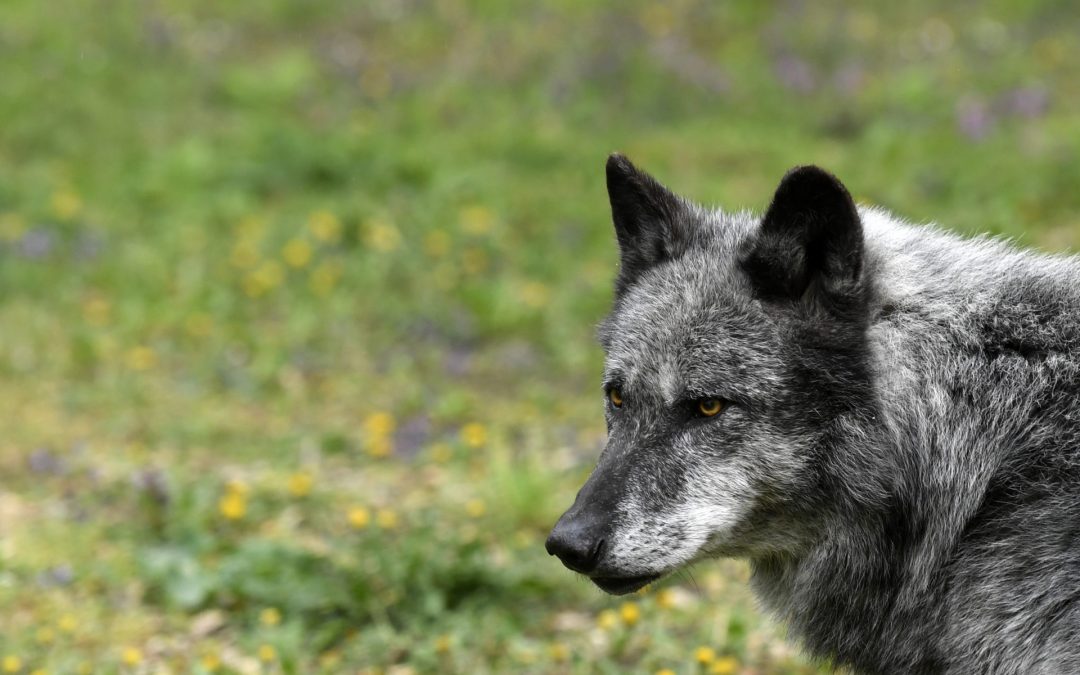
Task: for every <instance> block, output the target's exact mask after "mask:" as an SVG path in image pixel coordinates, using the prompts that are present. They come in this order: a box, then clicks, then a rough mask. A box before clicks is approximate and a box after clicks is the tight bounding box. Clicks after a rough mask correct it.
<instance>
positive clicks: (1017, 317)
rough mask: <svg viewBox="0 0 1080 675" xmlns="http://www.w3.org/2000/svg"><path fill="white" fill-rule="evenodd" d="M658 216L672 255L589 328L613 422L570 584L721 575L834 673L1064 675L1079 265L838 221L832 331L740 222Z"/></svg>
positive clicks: (1077, 420) (1078, 603)
mask: <svg viewBox="0 0 1080 675" xmlns="http://www.w3.org/2000/svg"><path fill="white" fill-rule="evenodd" d="M627 165H628V163H627ZM628 166H629V165H628ZM609 170H610V167H609ZM650 189H651V188H650ZM844 194H845V195H846V192H844ZM778 199H779V197H778ZM613 204H614V200H613ZM672 204H674V202H671V203H667V205H666V210H665V211H664V213H665V218H668V219H677V220H678V221H679V222H678V223H677V225H676V224H672V223H668V224H667V226H668V227H669V228H671V229H672V231H675V232H678V233H681V234H680V236H681V237H682V239H681V240H680V242H681V243H680V244H679V246H678V249H677V251H678V252H677V255H669V256H663V255H661V256H660V257H659V258H658V259H656V260H654V261H652V262H650V263H648V264H645V265H642V266H640V267H639V268H636V269H634V270H633V271H632V274H631V273H629V272H628V271H627V270H625V269H624V270H623V272H622V273H621V276H620V287H619V289H618V292H617V294H616V300H615V306H614V308H613V311H612V313H611V315H610V316H609V317H608V318H607V319H606V320H605V321H604V322H603V324H602V325H601V328H600V331H599V336H600V341H601V343H602V345H603V346H604V348H605V351H606V354H607V360H606V365H605V382H606V383H607V384H608V385H611V384H612V383H618V385H619V386H620V388H621V393H622V395H623V398H624V401H625V402H624V404H623V405H622V406H621V408H618V409H616V408H614V407H613V406H612V405H611V404H610V403H608V402H607V401H606V400H605V409H606V411H607V419H608V424H609V431H610V435H609V443H608V446H607V448H606V449H605V451H604V453H602V455H601V457H600V460H599V463H598V465H597V468H596V470H595V472H594V474H593V476H592V477H591V478H590V481H589V483H588V484H587V485H586V487H585V488H584V489H583V490H582V494H581V495H580V496H579V499H578V503H576V504H575V507H574V509H572V511H574V512H578V511H580V510H582V509H584V508H587V506H588V504H586V503H585V502H588V501H590V500H592V501H596V500H600V499H601V498H600V497H596V496H595V495H597V494H601V492H602V494H603V495H605V496H604V497H603V500H604V501H603V503H604V504H606V505H607V506H605V509H606V510H605V511H604V512H605V514H606V516H605V518H606V520H607V521H608V523H607V525H606V526H607V527H608V530H607V543H606V545H605V546H604V548H603V555H602V558H601V560H600V561H599V569H598V571H597V572H596V573H595V574H594V575H593V576H601V575H603V576H633V575H652V574H660V575H663V574H667V573H670V572H672V571H674V570H676V569H678V568H680V567H682V566H684V565H686V564H688V563H690V562H693V561H695V560H699V559H702V558H707V557H715V556H739V557H745V558H748V559H749V560H750V562H751V565H752V568H753V581H752V583H753V586H754V589H755V590H756V592H757V594H758V596H759V597H760V598H761V600H762V601H763V603H764V605H765V606H766V608H767V609H768V610H770V611H771V612H772V613H774V614H775V615H777V616H778V617H780V618H782V619H783V620H785V621H786V622H787V623H788V625H789V626H790V627H791V629H792V632H793V635H794V636H795V637H796V638H797V639H799V640H800V641H801V642H802V643H803V644H804V645H805V646H806V648H807V649H808V651H809V652H810V653H812V654H814V655H816V656H819V657H822V658H826V659H832V660H834V661H835V662H837V663H838V664H844V665H848V666H850V667H853V668H854V669H856V670H857V671H858V672H864V673H1077V672H1080V448H1078V445H1080V404H1078V401H1077V395H1078V394H1080V264H1078V262H1077V260H1076V259H1074V258H1070V257H1062V256H1049V255H1041V254H1037V253H1033V252H1030V251H1023V250H1018V249H1016V248H1014V247H1012V246H1010V245H1009V244H1007V243H1004V242H1001V241H995V240H989V239H975V240H965V239H961V238H959V237H957V236H954V235H951V234H948V233H946V232H943V231H941V230H938V229H935V228H933V227H927V226H920V227H915V226H912V225H909V224H906V223H904V222H902V221H901V220H899V219H897V218H895V217H893V216H891V215H890V214H888V213H886V212H884V211H882V210H879V209H871V208H860V209H859V211H858V214H859V220H861V228H862V240H863V242H864V249H863V251H862V254H861V267H855V268H853V269H854V272H853V273H852V274H854V275H856V276H854V277H853V278H855V279H856V281H857V283H858V284H859V289H860V290H858V292H857V293H856V292H855V291H850V292H851V293H853V295H852V296H851V297H856V298H858V300H857V301H854V304H853V305H852V306H853V307H855V309H853V310H850V311H849V310H847V309H845V310H844V312H843V316H842V317H841V318H837V317H838V316H840V313H830V310H829V309H828V306H829V305H828V303H816V302H811V301H810V300H809V298H810V297H811V296H812V295H813V293H814V292H815V291H814V288H815V286H814V283H813V282H811V286H810V288H809V289H808V290H807V291H806V293H805V295H800V296H799V297H793V298H789V299H779V300H778V299H776V298H771V297H765V296H763V295H762V293H761V292H760V289H759V288H758V287H757V286H756V285H755V282H754V280H753V278H751V275H750V274H748V273H747V267H746V266H745V265H744V264H743V262H744V261H745V260H746V259H747V252H748V251H750V250H751V249H752V248H753V247H754V246H755V245H758V244H757V243H756V242H758V241H759V239H760V237H761V235H760V234H759V231H760V229H761V228H762V224H761V223H762V217H761V216H760V215H755V214H753V213H749V212H739V213H729V212H723V211H714V210H707V209H704V208H701V207H698V206H695V205H692V204H690V203H689V202H686V201H685V200H679V201H678V205H679V206H678V208H675V207H673V206H672ZM617 218H618V216H617ZM652 226H653V227H659V228H664V227H665V224H664V223H659V224H656V223H654V224H653V225H652ZM620 243H621V244H622V245H623V247H624V250H623V253H624V260H626V249H625V247H626V245H627V244H626V242H625V241H624V240H622V239H620ZM667 250H669V251H670V250H675V249H674V248H672V247H671V246H668V248H667ZM637 260H638V262H639V264H640V258H638V259H637ZM821 287H822V288H824V287H825V285H824V284H821ZM844 292H845V293H847V292H849V291H844ZM845 307H846V306H845ZM712 396H717V397H720V398H722V399H724V400H725V401H727V402H728V404H727V406H726V409H725V410H724V411H723V412H722V413H721V414H720V415H717V416H716V417H715V418H708V419H697V418H693V417H692V416H687V415H686V414H685V405H686V402H687V401H691V402H692V401H694V400H696V399H700V398H707V397H712ZM571 515H572V514H571V513H569V512H568V514H567V516H565V517H564V518H567V517H570V516H571ZM561 522H562V521H560V523H561Z"/></svg>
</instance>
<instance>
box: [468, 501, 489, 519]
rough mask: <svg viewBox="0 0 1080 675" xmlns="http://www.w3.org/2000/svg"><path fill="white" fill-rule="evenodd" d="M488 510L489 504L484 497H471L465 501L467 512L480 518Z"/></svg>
mask: <svg viewBox="0 0 1080 675" xmlns="http://www.w3.org/2000/svg"><path fill="white" fill-rule="evenodd" d="M486 511H487V504H485V503H484V500H483V499H470V500H469V501H467V502H465V513H468V514H469V515H470V516H472V517H473V518H479V517H480V516H482V515H484V512H486Z"/></svg>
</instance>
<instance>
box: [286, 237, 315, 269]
mask: <svg viewBox="0 0 1080 675" xmlns="http://www.w3.org/2000/svg"><path fill="white" fill-rule="evenodd" d="M311 255H312V251H311V244H309V243H307V242H306V241H305V240H303V239H299V238H297V239H290V240H289V242H288V243H287V244H285V247H284V248H283V249H281V257H282V258H283V259H284V260H285V263H286V264H287V265H288V266H289V267H295V268H297V269H299V268H301V267H307V264H308V263H309V262H311Z"/></svg>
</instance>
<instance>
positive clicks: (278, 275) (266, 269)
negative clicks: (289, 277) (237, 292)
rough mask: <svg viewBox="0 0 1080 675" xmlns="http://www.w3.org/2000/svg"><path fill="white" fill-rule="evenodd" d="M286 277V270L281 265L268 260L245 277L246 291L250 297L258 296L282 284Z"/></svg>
mask: <svg viewBox="0 0 1080 675" xmlns="http://www.w3.org/2000/svg"><path fill="white" fill-rule="evenodd" d="M284 278H285V272H284V271H283V270H282V269H281V265H279V264H278V263H277V262H275V261H273V260H268V261H266V262H264V263H263V264H261V265H259V267H258V268H257V269H255V271H253V272H251V273H250V274H248V275H247V276H246V277H244V292H245V293H247V294H248V295H249V296H250V297H253V298H257V297H259V296H260V295H263V294H264V293H266V292H267V291H269V290H271V289H273V288H276V287H277V286H279V285H281V282H282V281H283V280H284Z"/></svg>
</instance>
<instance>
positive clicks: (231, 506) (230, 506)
mask: <svg viewBox="0 0 1080 675" xmlns="http://www.w3.org/2000/svg"><path fill="white" fill-rule="evenodd" d="M218 511H220V512H221V515H223V516H225V518H227V519H229V520H240V519H241V518H243V517H244V514H246V513H247V499H245V498H244V496H243V495H241V494H237V493H235V492H229V493H227V494H226V495H225V496H224V497H222V498H221V500H220V501H218Z"/></svg>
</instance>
